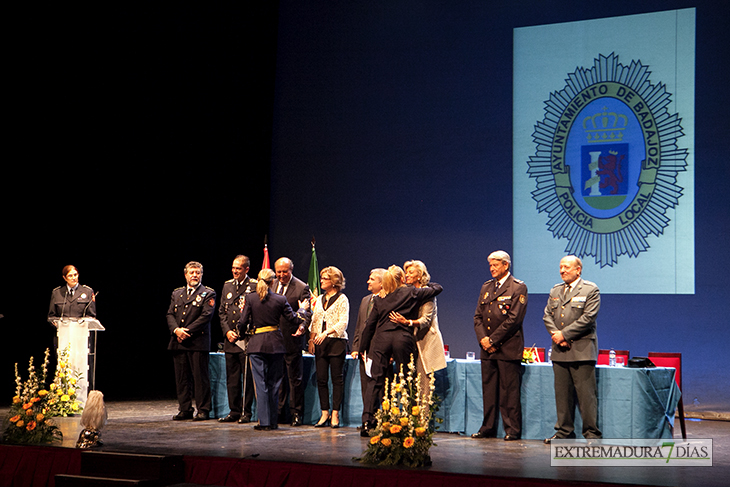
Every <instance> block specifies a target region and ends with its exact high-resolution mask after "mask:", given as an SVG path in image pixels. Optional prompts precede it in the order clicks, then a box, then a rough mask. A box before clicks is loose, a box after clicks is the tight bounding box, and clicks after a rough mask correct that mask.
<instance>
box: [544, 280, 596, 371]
mask: <svg viewBox="0 0 730 487" xmlns="http://www.w3.org/2000/svg"><path fill="white" fill-rule="evenodd" d="M564 289H565V284H564V283H560V284H556V285H555V286H554V287H553V288H552V289H551V290H550V296H549V297H548V301H547V306H545V314H544V316H543V321H544V322H545V328H547V330H548V332H550V333H551V334H552V332H553V331H562V332H563V336H564V337H565V340H566V341H567V342H568V343H569V347H561V346H558V345H556V344H555V343H553V353H552V360H553V361H554V362H578V361H590V360H592V361H595V360H597V359H598V336H597V334H596V317H597V316H598V310H599V309H600V307H601V292H600V291H599V289H598V286H596V285H595V284H594V283H592V282H590V281H584V280H583V279H581V278H579V279H578V282H576V283H575V286H573V289H572V290H571V291H570V292H569V293H567V295H566V296H562V295H563V290H564Z"/></svg>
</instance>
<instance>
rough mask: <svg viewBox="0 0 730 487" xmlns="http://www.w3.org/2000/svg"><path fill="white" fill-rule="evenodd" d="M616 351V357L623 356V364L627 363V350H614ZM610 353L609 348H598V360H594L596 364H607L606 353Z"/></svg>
mask: <svg viewBox="0 0 730 487" xmlns="http://www.w3.org/2000/svg"><path fill="white" fill-rule="evenodd" d="M614 352H616V357H617V358H618V357H623V358H624V365H629V351H628V350H614ZM610 353H611V350H604V349H600V350H599V351H598V361H597V362H596V365H608V355H609V354H610Z"/></svg>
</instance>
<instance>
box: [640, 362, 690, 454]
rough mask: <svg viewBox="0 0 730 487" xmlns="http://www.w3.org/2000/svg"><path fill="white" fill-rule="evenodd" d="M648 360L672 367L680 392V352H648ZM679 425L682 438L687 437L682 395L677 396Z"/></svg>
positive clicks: (659, 365)
mask: <svg viewBox="0 0 730 487" xmlns="http://www.w3.org/2000/svg"><path fill="white" fill-rule="evenodd" d="M649 360H651V361H652V362H654V365H656V366H657V367H672V368H674V370H676V372H675V374H674V379H675V380H676V381H677V385H678V386H679V392H682V354H681V353H674V352H649ZM677 408H678V409H679V425H680V426H681V428H682V439H683V440H686V439H687V429H686V428H685V426H684V402H682V396H679V404H677Z"/></svg>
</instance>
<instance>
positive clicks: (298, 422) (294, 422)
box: [291, 413, 303, 426]
mask: <svg viewBox="0 0 730 487" xmlns="http://www.w3.org/2000/svg"><path fill="white" fill-rule="evenodd" d="M302 424H303V423H302V417H301V416H300V415H299V414H297V413H294V416H293V417H292V420H291V425H292V426H301V425H302Z"/></svg>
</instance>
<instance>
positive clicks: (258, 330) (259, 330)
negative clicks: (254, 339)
mask: <svg viewBox="0 0 730 487" xmlns="http://www.w3.org/2000/svg"><path fill="white" fill-rule="evenodd" d="M278 329H279V327H278V326H262V327H261V328H256V329H255V330H254V334H256V335H258V334H259V333H267V332H269V331H276V330H278Z"/></svg>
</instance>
